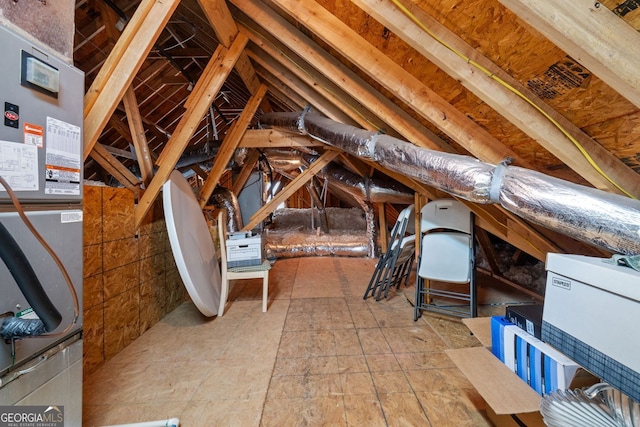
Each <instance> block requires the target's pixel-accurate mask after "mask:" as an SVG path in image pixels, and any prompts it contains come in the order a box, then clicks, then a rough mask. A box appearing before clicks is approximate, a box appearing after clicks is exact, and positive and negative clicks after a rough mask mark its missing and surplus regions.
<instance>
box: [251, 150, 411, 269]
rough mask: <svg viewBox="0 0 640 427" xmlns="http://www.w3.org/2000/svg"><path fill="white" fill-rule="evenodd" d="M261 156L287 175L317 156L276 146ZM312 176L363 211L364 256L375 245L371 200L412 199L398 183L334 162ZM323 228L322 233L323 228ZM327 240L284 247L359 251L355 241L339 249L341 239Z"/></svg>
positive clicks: (407, 201)
mask: <svg viewBox="0 0 640 427" xmlns="http://www.w3.org/2000/svg"><path fill="white" fill-rule="evenodd" d="M264 155H265V157H266V158H267V160H268V161H269V164H270V165H271V167H272V168H273V169H274V170H276V171H278V172H279V173H281V174H283V175H285V176H288V175H290V172H292V171H294V170H297V169H299V170H301V171H302V170H304V169H306V168H307V167H308V166H309V165H310V164H311V163H313V162H314V161H315V160H316V159H317V157H318V156H316V155H311V154H307V153H301V152H299V151H296V150H277V149H267V150H264ZM316 176H317V177H318V178H319V179H326V180H327V181H328V184H329V186H330V187H331V189H332V190H333V192H334V193H335V194H336V195H338V197H339V198H340V199H341V200H343V201H349V203H351V204H352V205H354V206H359V207H360V208H361V209H362V211H363V212H364V214H365V219H366V225H367V227H366V236H367V239H368V241H369V250H368V256H370V257H374V256H375V248H376V244H375V242H376V232H375V230H376V227H375V214H374V212H373V208H372V206H371V203H374V202H375V203H380V202H383V203H398V204H411V203H413V201H414V196H413V192H412V191H411V190H410V189H409V188H407V187H405V186H403V185H400V184H398V183H396V182H394V181H392V180H391V179H385V178H379V177H375V178H363V177H361V176H359V175H356V174H354V173H352V172H350V171H348V170H346V169H344V168H341V167H338V166H336V165H334V164H329V165H327V166H326V167H324V168H323V169H322V171H321V172H319V173H318V174H317V175H316ZM313 196H314V195H313V194H312V197H313ZM316 196H317V195H316ZM316 198H317V197H316ZM315 203H316V206H318V208H319V209H320V208H321V206H322V205H321V204H320V203H318V202H317V201H316V202H315ZM320 215H321V216H320V222H321V223H323V221H324V222H327V220H326V214H325V213H324V212H320ZM336 218H337V216H336ZM339 226H340V227H341V226H343V224H339ZM329 228H330V227H329ZM323 231H325V232H326V230H324V229H323ZM339 240H341V239H339ZM342 240H343V239H342ZM329 243H331V246H329ZM329 243H326V242H325V244H324V246H323V245H321V246H317V245H314V248H309V247H308V246H307V244H308V243H306V242H301V245H300V246H297V245H295V244H292V243H291V244H289V245H288V248H289V249H290V250H291V252H292V253H294V254H297V255H300V254H309V255H319V256H320V255H322V254H326V253H328V252H331V253H338V252H341V253H342V254H343V255H344V254H359V253H361V248H360V247H359V245H360V244H359V243H357V244H355V245H353V244H352V243H351V242H348V243H346V246H345V247H344V248H343V249H342V250H340V249H339V247H340V246H341V245H345V243H344V242H339V241H338V240H336V241H334V242H329ZM316 249H318V251H319V252H320V253H316V252H315V251H316ZM276 252H278V253H279V254H283V253H284V252H285V247H282V246H281V247H280V248H279V249H278V250H277V251H276Z"/></svg>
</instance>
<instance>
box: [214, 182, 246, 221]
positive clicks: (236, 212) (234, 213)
mask: <svg viewBox="0 0 640 427" xmlns="http://www.w3.org/2000/svg"><path fill="white" fill-rule="evenodd" d="M209 203H210V204H213V205H214V206H216V207H218V208H221V209H224V210H225V211H227V231H240V230H241V229H242V227H244V223H243V222H242V212H240V204H239V203H238V198H237V197H236V195H235V194H233V191H231V190H229V189H228V188H225V187H220V186H218V187H216V188H215V190H213V194H212V195H211V197H209Z"/></svg>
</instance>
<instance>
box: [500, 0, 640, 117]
mask: <svg viewBox="0 0 640 427" xmlns="http://www.w3.org/2000/svg"><path fill="white" fill-rule="evenodd" d="M499 1H500V3H502V4H503V5H504V6H506V7H507V8H508V9H510V10H511V11H512V12H513V13H515V14H516V15H518V16H519V17H520V18H521V19H522V20H523V21H525V22H527V23H529V24H530V25H531V26H533V28H535V29H536V30H537V31H539V32H540V33H542V34H543V35H544V36H545V37H546V38H548V39H549V40H551V41H552V42H553V43H554V44H555V45H556V46H558V47H559V48H560V49H562V50H564V51H565V52H566V53H567V54H569V55H570V56H571V57H572V58H573V59H575V60H576V61H578V62H579V63H580V64H582V65H583V66H585V67H587V68H588V69H589V71H591V72H592V73H594V74H595V75H597V76H598V77H599V78H600V79H602V81H604V82H605V83H607V84H608V85H609V86H611V87H612V88H613V89H615V90H616V91H617V92H618V93H619V94H620V95H622V96H624V97H625V98H627V99H628V100H629V101H631V102H632V103H633V104H634V105H635V106H636V107H640V75H639V74H638V68H639V67H640V51H639V50H638V49H637V46H638V45H640V34H638V31H637V30H635V29H634V28H633V27H632V26H630V25H629V24H627V23H626V22H625V21H623V20H622V19H621V18H620V17H618V16H617V15H616V14H615V13H613V12H612V11H611V10H609V9H607V8H606V7H603V5H602V4H600V3H599V2H597V1H593V0H575V1H571V2H556V1H553V0H499ZM618 3H619V2H618Z"/></svg>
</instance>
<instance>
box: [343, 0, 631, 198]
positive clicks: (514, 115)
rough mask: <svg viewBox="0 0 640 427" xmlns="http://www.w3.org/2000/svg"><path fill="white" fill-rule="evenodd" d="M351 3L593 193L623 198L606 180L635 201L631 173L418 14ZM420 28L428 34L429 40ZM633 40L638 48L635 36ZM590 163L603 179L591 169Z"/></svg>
mask: <svg viewBox="0 0 640 427" xmlns="http://www.w3.org/2000/svg"><path fill="white" fill-rule="evenodd" d="M353 3H355V4H356V5H358V6H359V7H360V8H361V9H363V10H364V11H365V12H367V13H368V14H369V15H371V16H372V17H373V18H375V19H376V20H377V21H378V22H380V23H381V24H382V25H384V26H385V27H387V28H389V29H390V30H391V31H393V32H394V33H395V34H397V35H398V36H399V37H400V38H402V40H404V41H405V42H406V43H407V44H409V45H410V46H411V47H413V48H414V49H415V50H416V51H418V52H419V53H421V54H422V55H423V56H424V57H425V58H427V59H428V60H430V61H431V62H433V63H434V64H435V65H437V66H438V67H439V68H440V69H442V70H443V71H445V72H446V73H447V74H449V75H450V76H451V77H453V78H455V79H456V80H458V81H459V82H460V83H461V84H462V85H463V86H465V87H466V88H467V89H469V90H471V91H472V92H473V93H474V94H475V95H476V96H477V97H478V98H480V99H482V100H483V101H484V102H486V103H487V105H489V106H491V107H492V108H493V109H494V110H495V111H497V112H498V113H499V114H500V115H501V116H503V117H505V118H506V119H507V120H509V121H510V122H511V123H512V124H514V125H515V126H516V127H518V128H519V129H520V130H522V131H523V132H524V133H526V134H527V135H528V136H530V137H531V138H532V139H534V140H536V141H537V142H538V143H539V144H540V145H541V146H542V147H544V148H545V149H546V150H548V151H549V152H550V153H552V154H553V155H554V156H556V157H557V158H558V159H559V160H561V161H562V162H564V163H565V164H566V165H567V166H569V168H571V169H573V170H574V171H576V172H577V173H578V174H579V175H581V176H582V177H583V178H584V179H586V180H587V181H588V182H589V183H591V184H592V185H593V186H594V187H596V188H599V189H601V190H606V191H610V192H613V193H622V191H621V190H619V189H618V188H617V187H616V186H615V185H614V184H613V183H612V182H611V181H609V180H608V179H607V178H605V176H604V175H607V176H609V177H611V178H612V180H614V182H616V183H617V184H618V185H619V186H621V187H622V188H625V189H626V191H629V192H630V193H631V194H632V195H633V196H634V197H636V198H638V197H640V180H639V179H638V174H637V173H636V172H635V171H633V170H632V169H631V168H629V167H628V166H626V165H625V164H624V163H623V162H622V161H620V160H619V159H618V158H617V157H615V156H614V155H613V154H611V153H610V152H609V151H607V150H606V149H605V148H604V147H602V146H601V145H600V144H599V143H597V142H596V141H594V140H593V139H592V138H591V137H589V136H588V135H587V134H585V133H584V132H582V130H580V129H579V128H578V127H577V126H575V125H574V124H573V123H571V122H570V121H569V120H567V119H566V118H565V117H563V116H561V115H560V114H559V113H558V112H557V111H555V110H554V109H553V108H551V107H550V106H549V105H548V104H546V103H545V102H543V101H542V100H541V99H540V98H538V97H537V96H536V95H535V94H534V93H533V92H532V91H530V90H529V89H527V88H526V87H525V86H524V85H522V84H521V83H520V82H518V81H517V80H516V79H514V78H513V77H512V76H510V75H509V74H508V73H506V72H505V71H503V70H502V69H500V67H498V66H497V65H496V64H494V63H493V62H491V61H490V60H489V59H487V58H486V57H484V56H482V55H480V54H479V53H478V52H477V51H476V50H475V49H474V48H473V47H471V46H470V45H468V44H467V43H466V42H464V41H463V40H462V39H461V38H460V37H458V36H457V35H456V34H455V33H453V32H452V31H450V30H449V29H447V28H446V27H445V26H444V25H442V24H440V23H439V22H438V21H437V20H435V19H434V18H432V17H431V16H430V15H428V14H427V13H425V12H424V11H423V10H422V9H420V8H418V7H417V6H415V5H414V4H413V3H410V2H408V1H406V0H404V1H403V3H404V4H403V7H405V10H406V13H403V12H401V11H400V10H399V9H398V8H397V7H396V6H394V5H393V4H392V2H389V1H380V0H353ZM572 9H573V7H572ZM421 27H425V28H428V30H429V31H430V32H431V33H432V34H433V36H434V37H432V36H431V35H430V34H428V33H427V32H426V31H425V30H424V29H423V28H421ZM435 37H437V38H438V39H439V40H438V39H436V38H435ZM637 39H638V41H639V42H640V36H637ZM639 58H640V57H639ZM474 64H477V66H476V65H474ZM518 94H519V95H518ZM569 137H571V138H572V139H573V140H574V141H575V142H577V143H579V144H580V145H582V146H583V147H584V148H585V150H586V151H587V152H588V153H589V156H590V157H591V158H592V159H587V158H586V157H585V156H584V155H583V154H582V153H581V151H580V149H579V148H578V147H577V145H576V144H575V143H574V142H573V141H572V140H571V139H570V138H569ZM590 160H592V161H594V162H595V163H596V164H597V165H598V167H599V168H600V169H601V170H602V171H603V172H604V175H603V174H601V173H599V172H598V170H597V169H596V168H595V167H594V166H592V164H591V163H590Z"/></svg>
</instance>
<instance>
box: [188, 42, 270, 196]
mask: <svg viewBox="0 0 640 427" xmlns="http://www.w3.org/2000/svg"><path fill="white" fill-rule="evenodd" d="M240 37H241V36H240ZM266 94H267V86H265V85H261V86H260V88H259V90H258V92H256V94H255V95H253V96H252V97H251V98H250V99H249V102H247V105H246V106H245V107H244V110H243V111H242V114H240V117H238V119H237V120H236V121H235V122H234V123H233V125H232V126H231V129H229V132H227V135H226V136H225V138H224V141H222V146H220V149H219V150H218V152H217V153H216V157H215V160H214V163H213V168H212V169H211V171H210V172H209V176H208V177H207V180H206V181H205V183H204V185H203V186H202V188H201V189H200V196H199V201H200V206H204V205H206V204H207V202H208V201H209V197H211V194H213V190H215V188H216V185H218V183H219V182H220V178H221V177H222V174H223V173H224V171H225V169H226V168H227V165H228V164H229V161H230V160H231V157H233V153H234V152H235V151H236V149H237V148H238V145H239V144H240V140H242V136H243V135H244V133H245V132H246V130H247V127H248V126H249V124H251V121H252V120H253V117H254V116H255V114H256V111H257V110H258V107H259V106H260V103H262V99H263V98H264V96H265V95H266Z"/></svg>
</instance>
